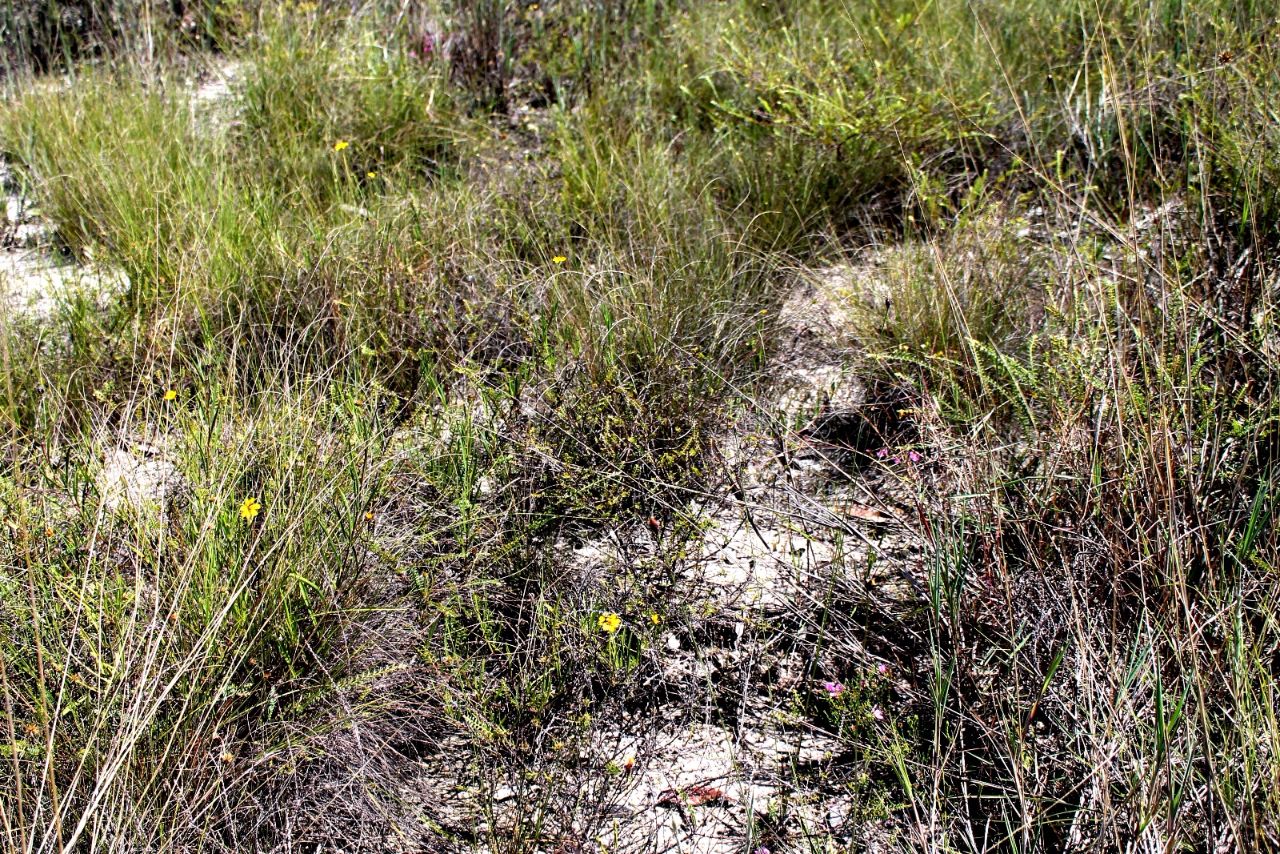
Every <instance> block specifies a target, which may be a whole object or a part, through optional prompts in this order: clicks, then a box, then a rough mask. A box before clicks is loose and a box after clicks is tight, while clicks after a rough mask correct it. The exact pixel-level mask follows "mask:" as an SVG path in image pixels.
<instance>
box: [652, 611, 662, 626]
mask: <svg viewBox="0 0 1280 854" xmlns="http://www.w3.org/2000/svg"><path fill="white" fill-rule="evenodd" d="M649 622H651V623H653V624H654V625H655V626H656V625H658V623H661V622H662V618H661V617H659V616H658V612H657V611H654V612H653V613H651V614H650V615H649Z"/></svg>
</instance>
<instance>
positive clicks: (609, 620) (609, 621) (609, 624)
mask: <svg viewBox="0 0 1280 854" xmlns="http://www.w3.org/2000/svg"><path fill="white" fill-rule="evenodd" d="M596 622H597V623H598V624H599V625H600V631H602V632H604V633H605V634H606V635H611V634H613V633H614V632H616V631H617V630H618V629H619V627H621V626H622V618H621V617H619V616H618V615H617V614H614V613H613V612H610V613H608V614H601V615H600V619H598V620H597V621H596Z"/></svg>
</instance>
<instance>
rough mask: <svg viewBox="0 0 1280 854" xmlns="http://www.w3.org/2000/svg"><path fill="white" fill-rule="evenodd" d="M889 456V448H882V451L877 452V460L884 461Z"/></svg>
mask: <svg viewBox="0 0 1280 854" xmlns="http://www.w3.org/2000/svg"><path fill="white" fill-rule="evenodd" d="M887 456H889V449H888V448H881V449H880V450H878V451H876V459H880V460H883V459H884V458H885V457H887Z"/></svg>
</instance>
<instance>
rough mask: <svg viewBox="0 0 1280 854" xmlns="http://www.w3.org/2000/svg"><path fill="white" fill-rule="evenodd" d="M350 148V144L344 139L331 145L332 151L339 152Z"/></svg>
mask: <svg viewBox="0 0 1280 854" xmlns="http://www.w3.org/2000/svg"><path fill="white" fill-rule="evenodd" d="M350 147H351V143H349V142H347V141H346V140H345V139H340V140H338V141H337V142H335V143H334V144H333V150H334V151H341V150H342V149H344V148H350Z"/></svg>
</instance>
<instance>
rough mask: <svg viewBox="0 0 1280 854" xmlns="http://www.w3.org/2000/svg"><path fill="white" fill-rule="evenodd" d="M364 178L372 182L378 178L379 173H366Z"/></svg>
mask: <svg viewBox="0 0 1280 854" xmlns="http://www.w3.org/2000/svg"><path fill="white" fill-rule="evenodd" d="M364 177H366V178H368V179H369V180H370V181H372V180H373V179H374V178H377V177H378V173H377V172H366V173H364Z"/></svg>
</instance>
